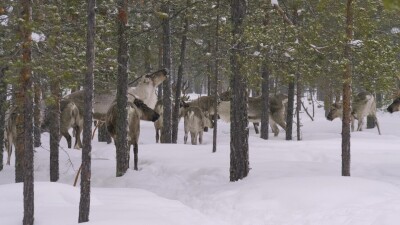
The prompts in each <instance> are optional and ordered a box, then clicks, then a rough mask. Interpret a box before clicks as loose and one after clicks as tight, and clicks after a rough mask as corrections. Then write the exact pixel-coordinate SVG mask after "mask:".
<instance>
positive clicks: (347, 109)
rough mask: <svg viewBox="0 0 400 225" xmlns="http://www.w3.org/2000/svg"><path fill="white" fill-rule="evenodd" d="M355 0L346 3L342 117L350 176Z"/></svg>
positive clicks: (344, 156)
mask: <svg viewBox="0 0 400 225" xmlns="http://www.w3.org/2000/svg"><path fill="white" fill-rule="evenodd" d="M353 4H354V2H353V0H347V4H346V39H347V40H346V42H345V47H344V58H345V59H346V62H345V71H344V73H343V118H342V176H350V117H351V81H352V63H351V62H352V54H351V52H352V50H351V45H352V44H351V42H352V40H353Z"/></svg>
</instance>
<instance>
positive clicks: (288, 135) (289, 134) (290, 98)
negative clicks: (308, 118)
mask: <svg viewBox="0 0 400 225" xmlns="http://www.w3.org/2000/svg"><path fill="white" fill-rule="evenodd" d="M293 110H294V81H293V79H292V78H290V81H289V87H288V107H287V114H286V140H292V130H293Z"/></svg>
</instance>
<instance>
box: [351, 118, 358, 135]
mask: <svg viewBox="0 0 400 225" xmlns="http://www.w3.org/2000/svg"><path fill="white" fill-rule="evenodd" d="M350 120H351V132H354V117H353V116H352V117H351V118H350ZM357 129H358V128H357Z"/></svg>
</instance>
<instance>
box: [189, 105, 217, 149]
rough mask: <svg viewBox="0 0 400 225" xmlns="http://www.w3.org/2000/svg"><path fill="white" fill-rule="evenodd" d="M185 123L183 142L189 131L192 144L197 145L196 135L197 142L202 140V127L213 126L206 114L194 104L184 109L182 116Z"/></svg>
mask: <svg viewBox="0 0 400 225" xmlns="http://www.w3.org/2000/svg"><path fill="white" fill-rule="evenodd" d="M184 123H185V136H184V143H185V144H186V143H187V139H188V133H189V132H190V136H191V141H192V145H197V137H199V143H200V144H202V142H203V131H204V127H210V128H213V123H212V122H211V120H210V118H209V117H208V115H207V114H204V113H203V111H202V110H201V109H200V108H199V107H196V106H190V107H188V108H187V109H186V110H185V116H184Z"/></svg>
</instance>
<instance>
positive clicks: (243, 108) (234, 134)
mask: <svg viewBox="0 0 400 225" xmlns="http://www.w3.org/2000/svg"><path fill="white" fill-rule="evenodd" d="M246 10H247V9H246V1H245V0H232V1H231V20H232V36H233V38H232V48H231V51H230V61H231V70H232V77H231V90H233V91H232V104H231V141H230V146H231V147H230V181H238V180H240V179H243V178H245V177H247V175H248V173H249V145H248V138H249V129H248V127H247V126H248V119H247V102H248V97H247V80H246V77H245V76H244V75H243V73H242V69H243V65H242V63H243V61H242V58H243V54H244V52H243V48H244V47H245V43H244V39H243V38H244V36H243V33H244V26H243V21H244V18H245V16H246Z"/></svg>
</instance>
